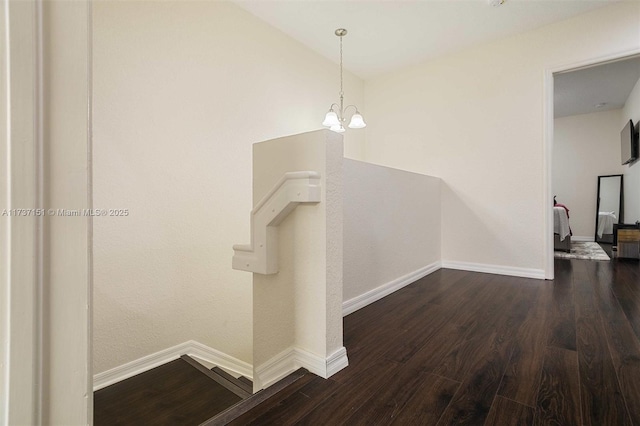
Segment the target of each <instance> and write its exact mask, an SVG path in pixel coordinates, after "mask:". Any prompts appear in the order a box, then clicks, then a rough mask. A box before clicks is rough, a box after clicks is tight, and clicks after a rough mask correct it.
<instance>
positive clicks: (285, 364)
mask: <svg viewBox="0 0 640 426" xmlns="http://www.w3.org/2000/svg"><path fill="white" fill-rule="evenodd" d="M348 365H349V360H348V358H347V350H346V349H345V348H344V347H341V348H340V349H338V350H337V351H335V352H334V353H333V354H331V355H329V356H328V357H327V358H326V359H325V358H322V357H320V356H318V355H315V354H312V353H310V352H307V351H305V350H302V349H299V348H289V349H286V350H284V351H282V352H280V353H279V354H278V355H276V356H274V357H273V358H271V359H270V360H268V361H267V362H265V363H264V364H262V365H260V366H259V367H257V368H256V374H255V377H254V389H265V388H267V387H269V386H271V385H272V384H274V383H276V382H277V381H279V380H282V379H283V378H285V377H287V376H288V375H289V374H291V373H293V372H294V371H296V370H297V369H298V368H306V369H307V370H309V371H310V372H311V373H313V374H316V375H318V376H320V377H323V378H325V379H326V378H328V377H331V376H332V375H334V374H335V373H337V372H338V371H340V370H342V369H343V368H345V367H346V366H348Z"/></svg>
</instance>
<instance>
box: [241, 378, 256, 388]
mask: <svg viewBox="0 0 640 426" xmlns="http://www.w3.org/2000/svg"><path fill="white" fill-rule="evenodd" d="M238 380H240V381H241V382H242V383H244V384H246V385H249V386H251V389H253V382H252V381H251V379H247V378H246V377H244V376H240V377H238Z"/></svg>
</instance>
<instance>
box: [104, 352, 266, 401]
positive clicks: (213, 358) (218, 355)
mask: <svg viewBox="0 0 640 426" xmlns="http://www.w3.org/2000/svg"><path fill="white" fill-rule="evenodd" d="M181 355H189V356H193V357H196V358H200V359H202V360H203V361H206V362H208V363H211V364H214V365H217V366H219V367H221V368H224V369H226V370H230V371H232V372H235V373H237V374H239V375H242V376H245V377H247V378H249V379H252V378H253V368H252V366H251V364H248V363H246V362H244V361H240V360H239V359H237V358H234V357H232V356H230V355H227V354H225V353H223V352H220V351H217V350H215V349H213V348H210V347H209V346H206V345H203V344H202V343H199V342H196V341H195V340H189V341H187V342H184V343H180V344H179V345H176V346H173V347H170V348H167V349H163V350H161V351H158V352H156V353H153V354H151V355H147V356H144V357H142V358H139V359H136V360H134V361H131V362H128V363H126V364H123V365H120V366H118V367H115V368H112V369H111V370H107V371H104V372H102V373H98V374H96V375H94V376H93V390H94V391H97V390H100V389H102V388H105V387H107V386H109V385H112V384H114V383H117V382H120V381H122V380H125V379H128V378H129V377H133V376H135V375H136V374H140V373H144V372H145V371H148V370H151V369H152V368H155V367H159V366H161V365H162V364H166V363H167V362H170V361H173V360H176V359H178V358H180V356H181Z"/></svg>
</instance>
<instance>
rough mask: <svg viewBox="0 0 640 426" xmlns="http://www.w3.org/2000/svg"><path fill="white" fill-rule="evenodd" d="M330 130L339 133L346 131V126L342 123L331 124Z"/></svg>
mask: <svg viewBox="0 0 640 426" xmlns="http://www.w3.org/2000/svg"><path fill="white" fill-rule="evenodd" d="M329 130H333V131H334V132H337V133H344V131H345V128H344V127H342V124H336V125H335V126H331V128H329Z"/></svg>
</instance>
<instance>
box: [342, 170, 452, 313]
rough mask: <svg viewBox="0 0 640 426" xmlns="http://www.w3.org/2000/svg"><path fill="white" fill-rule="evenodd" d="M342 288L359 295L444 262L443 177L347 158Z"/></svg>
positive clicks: (345, 295) (345, 294)
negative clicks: (441, 224) (441, 192)
mask: <svg viewBox="0 0 640 426" xmlns="http://www.w3.org/2000/svg"><path fill="white" fill-rule="evenodd" d="M343 208H344V266H343V271H344V290H343V298H344V300H345V301H346V302H347V303H349V301H350V300H353V299H356V298H357V297H358V296H362V295H363V294H365V293H367V292H369V291H372V290H375V289H378V288H379V287H381V286H384V285H385V284H389V283H392V282H394V281H395V280H397V279H398V278H400V277H403V276H405V275H408V274H412V273H414V272H416V271H419V270H423V269H424V268H425V267H428V266H429V265H432V264H434V263H439V261H440V232H441V230H440V220H441V218H440V208H441V205H440V179H438V178H434V177H431V176H424V175H420V174H417V173H411V172H406V171H402V170H397V169H392V168H389V167H382V166H378V165H374V164H369V163H363V162H360V161H355V160H345V161H344V206H343Z"/></svg>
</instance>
